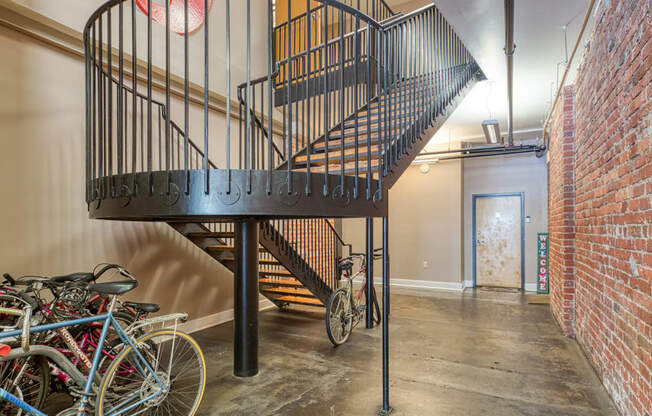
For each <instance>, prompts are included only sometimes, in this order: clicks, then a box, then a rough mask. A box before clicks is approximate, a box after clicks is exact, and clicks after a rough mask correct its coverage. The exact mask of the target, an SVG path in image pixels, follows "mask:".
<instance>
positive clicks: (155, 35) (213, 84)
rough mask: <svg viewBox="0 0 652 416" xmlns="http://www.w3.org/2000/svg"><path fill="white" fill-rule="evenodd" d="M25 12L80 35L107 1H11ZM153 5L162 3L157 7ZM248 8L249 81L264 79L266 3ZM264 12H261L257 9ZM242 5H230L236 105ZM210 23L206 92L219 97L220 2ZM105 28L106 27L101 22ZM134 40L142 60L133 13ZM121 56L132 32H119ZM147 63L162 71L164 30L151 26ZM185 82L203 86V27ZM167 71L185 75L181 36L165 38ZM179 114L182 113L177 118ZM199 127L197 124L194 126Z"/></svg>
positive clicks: (241, 78) (143, 37)
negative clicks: (167, 41) (168, 60)
mask: <svg viewBox="0 0 652 416" xmlns="http://www.w3.org/2000/svg"><path fill="white" fill-rule="evenodd" d="M13 1H14V2H16V3H18V4H20V5H23V6H27V7H29V8H31V9H32V10H34V11H36V12H38V13H40V14H42V15H44V16H47V17H49V18H50V19H53V20H56V21H57V22H59V23H62V24H64V25H66V26H69V27H71V28H72V29H75V30H77V31H79V32H82V31H83V29H84V25H85V24H86V21H87V20H88V17H89V16H90V15H91V14H92V13H93V12H94V11H95V10H96V9H97V8H98V7H99V6H101V5H102V4H104V3H105V2H106V0H13ZM157 3H161V4H162V3H163V2H161V1H157ZM256 3H259V2H252V7H251V27H252V28H253V30H252V32H251V50H252V54H251V59H252V69H251V74H252V77H253V78H257V77H259V76H261V75H265V74H267V2H264V5H261V4H256ZM124 5H125V7H124V19H125V22H130V21H131V2H125V3H124ZM261 6H263V7H261ZM246 17H247V14H246V2H244V1H232V2H231V69H232V75H231V88H232V90H231V92H232V94H233V96H232V98H233V99H235V97H236V96H235V91H236V89H235V87H236V86H237V85H238V84H241V83H243V82H245V81H246V62H247V54H246V51H247V49H246V45H247V43H246V40H247V31H246V30H245V28H246V22H247V20H246ZM208 22H209V51H210V61H209V62H210V71H209V76H210V81H209V82H210V89H211V90H212V91H216V92H219V93H221V94H225V93H226V71H225V69H226V58H225V57H226V42H225V38H226V30H225V22H226V17H225V2H224V1H215V2H213V6H212V7H211V9H210V10H209V13H208ZM112 23H113V28H114V30H113V36H114V38H113V41H114V42H115V44H114V46H117V36H118V18H117V16H115V14H114V16H113V22H112ZM104 24H106V21H105V22H104ZM136 25H137V37H138V48H139V50H138V56H139V57H140V58H141V59H142V58H146V45H147V17H146V16H145V15H144V14H143V13H142V12H140V11H137V22H136ZM124 30H125V32H124V36H125V45H124V48H125V53H128V54H131V26H130V24H126V25H125V28H124ZM152 40H153V45H152V49H153V52H152V60H153V62H154V65H156V66H159V67H161V68H165V26H163V25H159V24H157V23H154V24H153V25H152ZM189 43H190V47H189V51H190V60H189V62H190V80H191V81H193V82H196V83H197V84H199V85H202V86H203V85H204V82H203V77H204V71H203V62H204V61H203V59H204V55H203V53H204V52H203V51H204V46H203V45H204V27H203V26H202V27H201V28H199V29H198V30H197V31H195V32H194V33H192V34H191V35H190V40H189ZM170 45H171V46H170V56H171V71H172V73H173V74H177V75H179V76H183V73H184V60H183V58H184V39H183V36H180V35H177V34H174V33H173V34H172V35H171V36H170ZM182 114H183V113H182ZM197 122H199V120H197Z"/></svg>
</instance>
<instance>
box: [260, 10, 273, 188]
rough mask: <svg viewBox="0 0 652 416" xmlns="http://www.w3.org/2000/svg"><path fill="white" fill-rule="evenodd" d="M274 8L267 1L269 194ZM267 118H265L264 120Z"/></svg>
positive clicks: (268, 177) (269, 181)
mask: <svg viewBox="0 0 652 416" xmlns="http://www.w3.org/2000/svg"><path fill="white" fill-rule="evenodd" d="M273 9H274V4H273V1H272V0H268V1H267V32H268V36H267V49H268V58H269V59H268V62H267V140H268V141H269V143H268V144H267V185H266V191H267V195H271V194H272V169H274V167H275V166H273V163H272V148H273V147H274V125H273V117H272V100H273V99H274V97H273V93H274V91H273V86H272V71H274V57H275V56H276V55H275V51H274V49H275V48H274V45H273V43H272V39H274V40H275V39H276V38H275V37H273V33H274V23H273V21H272V13H273ZM264 120H265V119H264V118H263V121H264Z"/></svg>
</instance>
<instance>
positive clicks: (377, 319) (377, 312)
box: [371, 286, 380, 325]
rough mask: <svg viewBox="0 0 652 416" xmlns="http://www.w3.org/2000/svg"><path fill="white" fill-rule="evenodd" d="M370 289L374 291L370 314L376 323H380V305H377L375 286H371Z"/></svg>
mask: <svg viewBox="0 0 652 416" xmlns="http://www.w3.org/2000/svg"><path fill="white" fill-rule="evenodd" d="M371 290H372V291H373V293H374V296H373V302H372V305H373V308H372V312H371V316H372V318H373V321H374V322H375V323H376V325H379V324H380V306H378V296H376V288H375V287H373V286H372V288H371Z"/></svg>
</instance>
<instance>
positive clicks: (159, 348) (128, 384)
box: [95, 329, 206, 416]
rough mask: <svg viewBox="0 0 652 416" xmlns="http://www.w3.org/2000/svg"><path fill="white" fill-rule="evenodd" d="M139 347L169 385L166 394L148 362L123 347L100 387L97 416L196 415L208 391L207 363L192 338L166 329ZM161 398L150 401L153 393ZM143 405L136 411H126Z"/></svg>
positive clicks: (141, 340) (139, 342) (141, 341)
mask: <svg viewBox="0 0 652 416" xmlns="http://www.w3.org/2000/svg"><path fill="white" fill-rule="evenodd" d="M135 344H136V348H137V349H138V351H139V352H140V354H142V357H143V358H144V359H145V360H146V361H147V364H148V365H149V366H150V367H151V369H152V370H153V371H154V373H155V374H156V377H157V378H158V379H159V380H161V381H162V382H163V383H164V384H165V385H164V386H163V389H162V388H161V386H160V385H159V384H158V383H157V382H156V378H155V377H154V375H153V374H152V373H151V372H149V371H144V370H143V369H144V368H146V366H145V365H144V363H143V360H142V359H140V358H139V357H138V355H137V354H135V352H134V351H133V347H131V346H128V347H126V348H124V349H123V350H122V351H121V352H120V354H119V355H118V356H117V357H116V358H115V359H114V360H113V361H112V362H111V365H110V366H109V368H108V369H107V373H106V375H105V376H104V378H103V379H102V383H101V384H100V388H99V394H98V396H97V405H96V407H95V414H96V415H98V416H103V415H108V414H114V413H116V412H118V413H119V414H120V415H121V416H128V415H136V414H138V415H154V414H156V415H175V416H186V415H187V416H192V415H194V414H195V413H196V412H197V409H199V405H200V404H201V400H202V397H203V395H204V389H205V387H206V361H205V360H204V355H203V353H202V351H201V349H200V348H199V345H197V342H196V341H195V340H194V339H193V338H192V337H191V336H189V335H188V334H185V333H183V332H179V331H176V332H175V331H174V330H172V329H162V330H159V331H154V332H151V333H149V334H146V335H143V336H142V337H140V338H139V339H138V340H137V341H136V342H135ZM156 393H159V395H158V396H156V397H153V398H150V397H151V396H152V395H153V394H156ZM141 400H142V401H143V402H142V403H140V404H139V405H138V406H136V407H134V408H133V409H130V410H127V411H122V409H124V408H125V407H126V406H128V405H130V404H133V403H137V402H140V401H141Z"/></svg>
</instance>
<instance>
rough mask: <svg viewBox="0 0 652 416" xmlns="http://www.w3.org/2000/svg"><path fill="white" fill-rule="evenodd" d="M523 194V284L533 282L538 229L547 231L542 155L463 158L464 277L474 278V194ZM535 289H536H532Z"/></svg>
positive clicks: (465, 278)
mask: <svg viewBox="0 0 652 416" xmlns="http://www.w3.org/2000/svg"><path fill="white" fill-rule="evenodd" d="M510 192H524V193H525V215H526V216H530V217H531V219H532V222H531V223H529V224H528V223H526V224H525V283H526V289H527V288H528V285H534V284H536V238H537V232H546V231H547V230H548V205H547V204H548V202H547V195H548V174H547V171H546V160H545V158H537V157H536V156H535V155H534V154H530V153H527V154H523V155H511V156H496V157H489V158H478V159H466V160H465V161H464V242H465V244H464V270H465V273H464V280H465V281H467V282H468V281H472V280H473V246H472V242H473V223H472V220H473V208H472V204H473V202H472V201H473V194H490V193H510ZM535 289H536V288H535Z"/></svg>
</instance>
